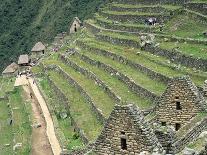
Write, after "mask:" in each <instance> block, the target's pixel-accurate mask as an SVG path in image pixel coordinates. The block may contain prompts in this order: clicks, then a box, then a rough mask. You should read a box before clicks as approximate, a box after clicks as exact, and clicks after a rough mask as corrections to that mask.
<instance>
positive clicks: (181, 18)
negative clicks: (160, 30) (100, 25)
mask: <svg viewBox="0 0 207 155" xmlns="http://www.w3.org/2000/svg"><path fill="white" fill-rule="evenodd" d="M206 27H207V24H204V23H201V22H199V21H198V20H197V19H193V18H191V17H190V16H187V15H183V14H180V15H178V16H176V17H175V18H173V19H172V20H170V21H169V22H168V23H167V24H166V26H165V28H164V31H165V32H166V33H168V34H171V35H175V36H178V37H190V38H194V39H205V38H204V36H203V34H202V33H203V32H204V31H205V30H206ZM192 28H193V30H192Z"/></svg>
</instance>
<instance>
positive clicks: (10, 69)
mask: <svg viewBox="0 0 207 155" xmlns="http://www.w3.org/2000/svg"><path fill="white" fill-rule="evenodd" d="M18 67H19V66H18V65H17V64H16V63H15V62H13V63H11V64H10V65H9V66H7V67H6V69H5V70H4V71H3V72H2V73H3V74H7V73H14V72H15V71H16V70H17V69H18Z"/></svg>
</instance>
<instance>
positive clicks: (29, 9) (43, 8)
mask: <svg viewBox="0 0 207 155" xmlns="http://www.w3.org/2000/svg"><path fill="white" fill-rule="evenodd" d="M101 2H102V1H101V0H21V1H15V0H2V1H1V3H0V34H1V35H0V72H2V69H3V68H4V67H5V66H6V65H8V64H9V63H10V62H12V61H16V60H17V57H18V56H19V54H23V53H29V51H30V50H31V48H32V46H33V45H34V43H35V42H37V41H39V40H41V41H43V42H44V43H49V42H50V41H51V40H52V39H53V38H54V36H55V35H56V34H57V33H60V32H63V31H67V30H68V26H69V23H70V22H71V21H72V19H73V18H74V17H76V16H78V17H79V18H80V19H81V20H82V19H85V18H88V17H90V16H91V15H92V13H93V12H94V11H95V10H97V8H98V6H99V5H100V3H101Z"/></svg>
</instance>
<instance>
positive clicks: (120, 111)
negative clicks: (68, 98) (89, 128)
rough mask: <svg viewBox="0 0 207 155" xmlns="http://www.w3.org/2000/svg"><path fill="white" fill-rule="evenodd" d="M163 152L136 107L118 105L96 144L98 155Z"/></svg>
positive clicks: (95, 149)
mask: <svg viewBox="0 0 207 155" xmlns="http://www.w3.org/2000/svg"><path fill="white" fill-rule="evenodd" d="M155 150H157V151H162V146H161V145H160V143H159V142H158V139H157V137H156V135H155V134H154V131H153V129H152V128H150V127H149V125H148V123H147V122H146V121H145V120H144V116H143V114H142V112H141V111H140V110H139V109H138V108H137V107H136V106H135V105H127V106H118V105H116V106H115V107H114V109H113V111H112V113H111V115H110V117H109V119H108V121H107V122H106V124H105V127H104V129H103V131H102V133H101V134H100V136H99V137H98V139H97V140H96V142H95V146H94V149H93V151H94V152H95V153H96V154H100V155H102V154H103V155H107V154H139V153H141V152H143V151H147V152H150V153H152V152H153V151H155Z"/></svg>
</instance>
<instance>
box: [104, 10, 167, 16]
mask: <svg viewBox="0 0 207 155" xmlns="http://www.w3.org/2000/svg"><path fill="white" fill-rule="evenodd" d="M102 12H103V13H105V14H108V15H123V16H127V15H132V16H152V15H153V16H161V15H164V16H167V15H168V14H167V13H165V14H163V13H151V12H135V11H133V12H131V11H125V12H119V11H108V10H107V11H102Z"/></svg>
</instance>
